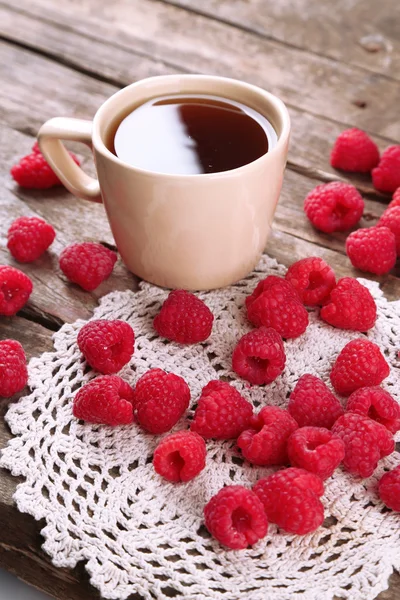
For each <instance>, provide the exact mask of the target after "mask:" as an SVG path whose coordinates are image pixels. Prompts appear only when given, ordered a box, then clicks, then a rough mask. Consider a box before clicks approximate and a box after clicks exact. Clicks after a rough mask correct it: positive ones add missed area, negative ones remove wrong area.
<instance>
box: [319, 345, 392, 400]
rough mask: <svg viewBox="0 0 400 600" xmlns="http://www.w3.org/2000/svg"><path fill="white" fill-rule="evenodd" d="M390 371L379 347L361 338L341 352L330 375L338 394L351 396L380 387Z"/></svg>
mask: <svg viewBox="0 0 400 600" xmlns="http://www.w3.org/2000/svg"><path fill="white" fill-rule="evenodd" d="M389 373H390V369H389V365H388V364H387V362H386V360H385V358H384V356H383V354H382V353H381V351H380V349H379V346H377V345H376V344H374V343H373V342H370V341H369V340H366V339H364V338H359V339H357V340H352V341H351V342H349V343H348V344H346V345H345V347H344V348H343V349H342V351H341V352H340V354H339V356H338V357H337V359H336V361H335V363H334V365H333V367H332V370H331V374H330V379H331V383H332V385H333V387H334V389H335V390H336V392H337V393H338V394H341V395H343V396H349V395H350V394H351V393H352V392H354V391H355V390H358V388H362V387H370V386H374V385H379V384H380V383H382V381H383V380H384V379H386V377H387V376H388V375H389Z"/></svg>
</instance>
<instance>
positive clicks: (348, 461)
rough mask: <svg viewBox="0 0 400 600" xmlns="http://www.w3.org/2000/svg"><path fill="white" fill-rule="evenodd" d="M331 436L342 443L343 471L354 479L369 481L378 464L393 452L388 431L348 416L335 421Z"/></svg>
mask: <svg viewBox="0 0 400 600" xmlns="http://www.w3.org/2000/svg"><path fill="white" fill-rule="evenodd" d="M332 433H334V434H335V435H337V436H339V437H340V438H341V439H342V440H343V442H344V449H345V456H344V459H343V465H344V467H345V468H346V469H347V470H348V471H349V472H350V473H352V474H353V475H356V476H359V477H370V476H371V475H372V473H373V472H374V471H375V469H376V466H377V464H378V461H379V460H380V459H381V458H383V457H384V456H388V455H389V454H391V453H392V452H393V450H394V448H395V444H394V440H393V437H392V435H391V434H390V433H389V431H388V430H387V429H386V427H384V426H383V425H381V424H380V423H377V422H376V421H373V420H372V419H369V418H368V417H363V416H362V415H357V414H356V413H351V412H347V413H345V414H344V415H343V416H342V417H340V419H338V420H337V421H336V423H335V424H334V426H333V427H332Z"/></svg>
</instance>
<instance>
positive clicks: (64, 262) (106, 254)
mask: <svg viewBox="0 0 400 600" xmlns="http://www.w3.org/2000/svg"><path fill="white" fill-rule="evenodd" d="M116 260H117V255H116V253H115V252H113V251H112V250H109V249H108V248H105V247H104V246H102V245H101V244H95V243H94V242H84V243H83V244H71V246H67V248H65V249H64V250H63V251H62V252H61V256H60V268H61V270H62V272H63V273H64V275H65V276H66V277H68V279H69V280H70V281H72V282H73V283H77V284H78V285H79V286H80V287H81V288H83V289H84V290H86V291H87V292H91V291H92V290H95V289H96V288H97V287H98V286H99V285H100V283H101V282H102V281H104V280H105V279H107V277H109V276H110V275H111V272H112V270H113V268H114V264H115V262H116Z"/></svg>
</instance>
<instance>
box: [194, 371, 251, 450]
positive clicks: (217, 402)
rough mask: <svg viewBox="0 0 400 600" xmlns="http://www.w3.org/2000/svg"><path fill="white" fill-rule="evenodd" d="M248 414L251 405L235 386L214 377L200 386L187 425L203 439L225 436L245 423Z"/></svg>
mask: <svg viewBox="0 0 400 600" xmlns="http://www.w3.org/2000/svg"><path fill="white" fill-rule="evenodd" d="M252 415H253V407H252V405H251V404H250V402H248V401H247V400H246V399H245V398H243V396H241V394H240V393H239V392H238V391H237V389H236V388H234V387H233V386H232V385H229V383H226V382H225V381H217V380H214V381H210V382H209V383H208V384H207V385H206V386H205V387H204V388H203V390H202V392H201V396H200V399H199V402H198V405H197V408H196V412H195V413H194V418H193V421H192V424H191V426H190V428H191V430H192V431H195V432H196V433H198V434H200V435H201V436H202V437H204V438H206V439H209V438H214V439H219V440H229V439H233V438H237V437H238V435H240V434H241V433H242V431H243V430H244V429H245V428H246V427H248V425H249V423H250V419H251V417H252Z"/></svg>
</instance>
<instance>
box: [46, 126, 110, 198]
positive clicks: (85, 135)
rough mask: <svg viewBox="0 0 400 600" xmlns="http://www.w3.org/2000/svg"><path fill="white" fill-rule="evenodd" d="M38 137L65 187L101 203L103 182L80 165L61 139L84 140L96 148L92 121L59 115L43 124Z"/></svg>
mask: <svg viewBox="0 0 400 600" xmlns="http://www.w3.org/2000/svg"><path fill="white" fill-rule="evenodd" d="M37 138H38V143H39V147H40V150H41V151H42V154H43V156H44V157H45V159H46V160H47V162H48V163H49V165H50V166H51V168H52V169H53V171H54V172H55V174H56V175H57V177H58V178H59V179H60V180H61V182H62V183H63V184H64V185H65V187H66V188H67V189H68V190H69V191H70V192H71V193H72V194H74V195H75V196H78V197H79V198H83V199H84V200H91V201H93V202H101V194H100V186H99V182H98V181H97V179H93V177H89V175H87V174H86V173H85V172H84V171H83V170H82V169H81V168H80V167H78V165H77V164H76V163H75V162H74V161H73V159H72V158H71V156H70V155H69V153H68V152H67V150H66V149H65V146H64V144H63V143H62V141H61V140H71V141H74V142H83V143H84V144H86V145H87V146H89V147H90V148H92V122H91V121H85V120H83V119H68V118H65V117H55V118H54V119H50V120H49V121H46V123H45V124H44V125H42V127H41V128H40V130H39V133H38V136H37Z"/></svg>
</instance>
